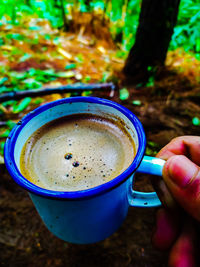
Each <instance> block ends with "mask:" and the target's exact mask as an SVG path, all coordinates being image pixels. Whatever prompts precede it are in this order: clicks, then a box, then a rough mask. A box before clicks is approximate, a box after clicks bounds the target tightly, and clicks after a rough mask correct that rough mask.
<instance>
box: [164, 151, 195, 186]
mask: <svg viewBox="0 0 200 267" xmlns="http://www.w3.org/2000/svg"><path fill="white" fill-rule="evenodd" d="M168 164H169V178H170V179H171V180H172V181H173V182H174V183H175V184H176V185H178V186H179V187H182V188H184V187H186V186H187V185H188V184H189V183H190V182H191V181H192V179H193V178H194V177H195V175H196V174H197V172H198V167H197V166H196V165H195V164H194V163H193V162H191V161H190V160H189V159H188V158H186V157H185V156H182V155H180V156H173V157H172V158H170V159H169V161H168Z"/></svg>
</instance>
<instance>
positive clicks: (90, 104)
mask: <svg viewBox="0 0 200 267" xmlns="http://www.w3.org/2000/svg"><path fill="white" fill-rule="evenodd" d="M80 113H92V114H94V115H102V116H105V114H106V116H107V115H108V116H109V117H111V118H113V119H114V118H118V119H120V121H122V122H123V125H125V127H126V129H127V131H128V132H129V134H130V135H131V136H132V138H133V140H134V142H135V145H136V150H137V152H136V156H135V158H134V159H133V161H132V163H131V165H130V166H129V167H128V168H127V169H126V170H125V171H124V172H123V173H121V174H120V175H119V176H117V177H116V178H114V179H113V180H111V181H109V182H107V183H105V184H101V185H99V186H96V187H94V188H90V189H87V190H80V191H73V192H63V191H62V192H61V191H52V190H47V189H44V188H41V187H38V186H37V185H35V184H33V183H31V182H30V181H28V180H27V179H26V178H25V177H23V176H22V174H21V173H20V154H21V151H22V148H23V146H24V144H25V142H26V140H27V139H28V138H29V137H30V136H31V135H32V134H33V132H35V131H36V130H37V129H39V128H40V127H41V126H43V125H44V124H46V123H48V122H49V121H52V120H55V119H57V118H60V117H62V116H67V115H71V114H80ZM145 148H146V138H145V134H144V130H143V127H142V124H141V122H140V121H139V120H138V118H137V117H136V116H135V115H134V114H133V113H132V112H131V111H129V110H128V109H127V108H125V107H123V106H121V105H119V104H117V103H115V102H112V101H110V100H106V99H101V98H96V97H73V98H66V99H61V100H57V101H54V102H50V103H47V104H45V105H43V106H41V107H38V108H37V109H35V110H34V111H31V112H30V113H29V114H27V115H26V116H25V117H24V118H23V119H22V120H21V121H19V122H18V123H17V125H16V126H15V127H14V128H13V130H12V131H11V133H10V135H9V137H8V138H7V140H6V144H5V149H4V158H5V164H6V167H7V169H8V171H9V173H10V175H11V176H12V178H13V179H14V180H15V181H16V182H17V183H18V184H19V185H20V186H21V187H23V188H24V189H26V190H27V191H28V192H29V196H30V198H31V200H32V202H33V203H34V205H35V207H36V209H37V211H38V213H39V215H40V217H41V218H42V220H43V222H44V224H45V225H46V227H47V228H48V229H49V230H50V231H51V232H52V233H53V234H54V235H55V236H57V237H59V238H61V239H62V240H65V241H67V242H71V243H76V244H88V243H95V242H98V241H101V240H103V239H105V238H106V237H108V236H110V235H111V234H112V233H114V232H115V231H116V230H117V229H118V228H119V226H120V225H121V224H122V222H123V221H124V219H125V217H126V215H127V212H128V208H129V207H130V206H133V207H156V206H160V205H161V203H160V200H159V199H158V197H157V194H156V193H155V192H152V193H144V192H137V191H134V190H133V189H132V188H133V182H134V174H135V172H143V173H148V174H154V175H159V176H161V175H162V168H163V165H164V163H165V161H163V160H161V159H158V158H153V157H148V156H144V152H145Z"/></svg>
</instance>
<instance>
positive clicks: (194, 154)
mask: <svg viewBox="0 0 200 267" xmlns="http://www.w3.org/2000/svg"><path fill="white" fill-rule="evenodd" d="M174 155H185V156H186V157H188V158H190V159H191V160H192V161H193V162H194V163H196V164H197V165H200V137H199V136H181V137H177V138H174V139H173V140H172V141H171V142H170V143H169V144H168V145H166V146H165V147H164V148H162V149H161V150H160V152H159V153H158V154H157V157H158V158H162V159H164V160H168V159H169V158H170V157H172V156H174Z"/></svg>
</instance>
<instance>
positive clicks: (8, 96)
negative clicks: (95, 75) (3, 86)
mask: <svg viewBox="0 0 200 267" xmlns="http://www.w3.org/2000/svg"><path fill="white" fill-rule="evenodd" d="M115 88H116V87H115V85H114V84H113V83H112V82H110V83H93V84H82V83H75V84H71V85H63V86H59V87H56V88H51V87H45V88H41V89H34V90H28V91H16V92H9V93H5V94H2V95H0V103H2V102H5V101H8V100H19V99H22V98H24V97H36V96H43V95H50V94H63V93H82V92H84V91H110V96H111V97H112V96H113V93H114V90H115Z"/></svg>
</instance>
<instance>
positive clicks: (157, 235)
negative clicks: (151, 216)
mask: <svg viewBox="0 0 200 267" xmlns="http://www.w3.org/2000/svg"><path fill="white" fill-rule="evenodd" d="M179 223H180V221H179V218H178V216H173V215H172V214H171V213H169V212H168V211H167V210H165V209H160V210H159V211H158V212H157V216H156V228H155V230H154V233H153V235H152V243H153V245H154V246H155V247H156V248H158V249H160V250H167V249H169V248H170V247H171V246H172V244H173V243H174V241H175V240H176V238H177V236H178V234H179Z"/></svg>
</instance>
